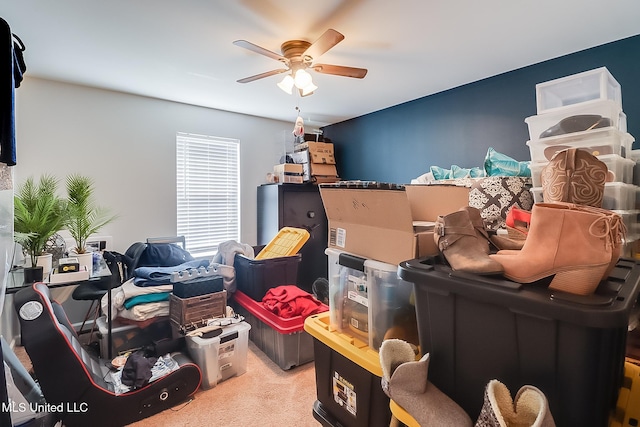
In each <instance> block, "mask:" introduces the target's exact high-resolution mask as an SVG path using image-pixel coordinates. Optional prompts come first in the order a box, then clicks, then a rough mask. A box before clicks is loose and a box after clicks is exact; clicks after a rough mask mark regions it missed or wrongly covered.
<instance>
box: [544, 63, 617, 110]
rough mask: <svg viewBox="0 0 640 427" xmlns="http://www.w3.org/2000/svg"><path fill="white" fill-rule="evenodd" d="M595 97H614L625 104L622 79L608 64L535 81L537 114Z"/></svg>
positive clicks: (591, 99) (615, 100)
mask: <svg viewBox="0 0 640 427" xmlns="http://www.w3.org/2000/svg"><path fill="white" fill-rule="evenodd" d="M593 100H611V101H613V102H614V103H615V104H616V105H617V106H618V107H620V108H622V90H621V88H620V83H618V82H617V81H616V79H614V78H613V76H612V75H611V73H610V72H609V70H607V68H606V67H601V68H596V69H594V70H589V71H584V72H582V73H577V74H572V75H570V76H566V77H561V78H559V79H554V80H550V81H547V82H544V83H538V84H537V85H536V106H537V111H538V114H542V113H545V112H548V111H551V110H555V109H558V108H561V107H565V106H567V105H574V104H579V103H583V102H588V101H593Z"/></svg>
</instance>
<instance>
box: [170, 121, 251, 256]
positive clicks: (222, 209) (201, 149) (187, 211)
mask: <svg viewBox="0 0 640 427" xmlns="http://www.w3.org/2000/svg"><path fill="white" fill-rule="evenodd" d="M239 153H240V141H239V140H237V139H227V138H217V137H211V136H204V135H192V134H186V133H178V134H177V137H176V184H177V209H178V212H177V214H178V224H177V231H178V235H179V236H185V240H186V245H187V247H186V249H187V250H188V251H189V252H191V254H193V255H194V256H209V255H213V254H215V253H217V251H218V245H219V244H220V243H222V242H225V241H227V240H236V241H240V154H239Z"/></svg>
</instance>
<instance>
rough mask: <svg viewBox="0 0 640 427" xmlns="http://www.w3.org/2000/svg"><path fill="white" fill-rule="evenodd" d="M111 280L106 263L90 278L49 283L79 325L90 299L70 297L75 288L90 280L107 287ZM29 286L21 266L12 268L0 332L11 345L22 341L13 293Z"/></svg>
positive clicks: (8, 278)
mask: <svg viewBox="0 0 640 427" xmlns="http://www.w3.org/2000/svg"><path fill="white" fill-rule="evenodd" d="M110 281H111V271H110V270H109V268H107V266H106V264H105V265H104V266H101V268H100V269H99V270H97V271H95V272H94V274H93V275H92V276H91V277H90V278H89V280H83V281H79V282H71V283H56V284H52V285H49V288H50V289H51V297H52V298H53V299H55V300H56V301H58V302H59V303H60V304H62V306H63V307H64V311H65V312H66V313H67V316H68V317H69V321H70V322H71V324H72V325H74V326H76V324H77V325H78V326H79V325H80V324H81V323H82V319H83V318H84V315H85V313H86V312H87V309H88V308H89V301H76V300H74V299H73V298H70V296H71V294H72V293H73V291H74V289H75V288H76V287H77V286H82V285H83V284H84V283H89V282H91V283H96V284H98V283H99V284H100V285H102V286H104V287H105V288H106V287H107V286H109V282H110ZM27 286H31V283H26V284H25V283H24V272H23V271H22V269H21V268H17V269H15V270H12V271H10V272H9V273H8V274H7V290H6V295H5V299H4V308H3V310H2V318H1V319H0V334H2V336H4V338H5V340H7V343H9V345H11V346H13V345H19V343H20V322H19V320H18V317H17V315H16V310H15V308H14V307H13V295H14V294H15V293H16V292H18V291H19V290H20V289H22V288H25V287H27Z"/></svg>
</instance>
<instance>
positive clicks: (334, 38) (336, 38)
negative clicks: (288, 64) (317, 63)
mask: <svg viewBox="0 0 640 427" xmlns="http://www.w3.org/2000/svg"><path fill="white" fill-rule="evenodd" d="M342 40H344V36H343V35H342V34H340V33H339V32H337V31H336V30H333V29H331V28H330V29H328V30H327V31H325V32H324V34H322V35H321V36H320V38H319V39H318V40H316V41H314V42H313V43H312V44H311V46H309V47H308V48H307V50H306V51H305V52H304V54H303V55H306V56H310V57H311V58H314V59H315V58H318V57H319V56H320V55H322V54H323V53H325V52H326V51H328V50H329V49H331V48H332V47H334V46H335V45H337V44H338V43H340V42H341V41H342Z"/></svg>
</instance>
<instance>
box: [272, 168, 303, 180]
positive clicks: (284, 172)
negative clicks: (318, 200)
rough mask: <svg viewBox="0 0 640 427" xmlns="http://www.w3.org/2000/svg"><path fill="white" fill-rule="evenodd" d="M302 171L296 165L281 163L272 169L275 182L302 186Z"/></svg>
mask: <svg viewBox="0 0 640 427" xmlns="http://www.w3.org/2000/svg"><path fill="white" fill-rule="evenodd" d="M303 173H304V169H303V167H302V165H299V164H296V163H282V164H279V165H275V166H274V167H273V174H274V175H275V177H276V180H277V182H285V183H293V184H302V183H303V182H304V180H303Z"/></svg>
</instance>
